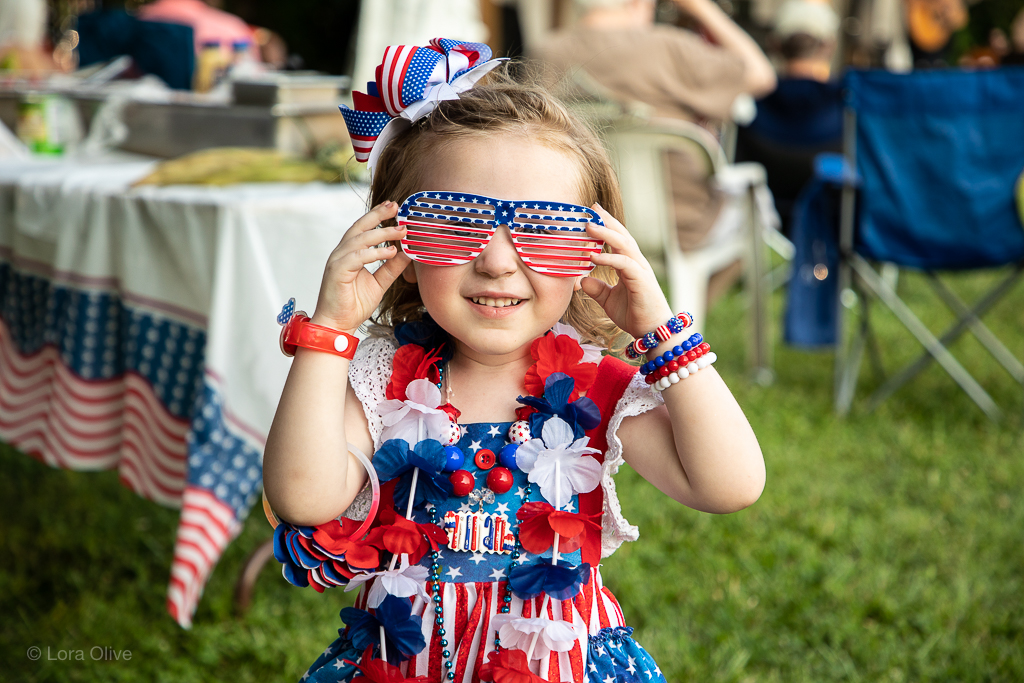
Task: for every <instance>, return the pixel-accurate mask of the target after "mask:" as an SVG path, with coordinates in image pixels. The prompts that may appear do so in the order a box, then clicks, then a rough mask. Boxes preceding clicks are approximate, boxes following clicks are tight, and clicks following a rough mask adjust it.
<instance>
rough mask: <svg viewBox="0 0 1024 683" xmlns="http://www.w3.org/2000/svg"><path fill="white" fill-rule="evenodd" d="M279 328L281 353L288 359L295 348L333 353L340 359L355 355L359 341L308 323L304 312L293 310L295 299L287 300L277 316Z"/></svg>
mask: <svg viewBox="0 0 1024 683" xmlns="http://www.w3.org/2000/svg"><path fill="white" fill-rule="evenodd" d="M277 322H278V323H280V324H281V325H282V328H281V351H282V352H283V353H284V355H286V356H288V357H289V358H290V357H292V356H294V355H295V351H296V347H299V346H301V347H303V348H305V349H313V350H315V351H324V352H326V353H333V354H335V355H337V356H341V357H342V358H348V359H349V360H352V358H353V357H354V356H355V355H356V347H357V346H359V339H357V338H356V337H353V336H352V335H351V334H348V333H346V332H339V331H338V330H332V329H331V328H329V327H324V326H323V325H315V324H313V323H311V322H309V316H308V315H306V312H305V311H296V310H295V299H289V300H288V303H287V304H285V305H284V308H283V309H282V310H281V315H279V316H277Z"/></svg>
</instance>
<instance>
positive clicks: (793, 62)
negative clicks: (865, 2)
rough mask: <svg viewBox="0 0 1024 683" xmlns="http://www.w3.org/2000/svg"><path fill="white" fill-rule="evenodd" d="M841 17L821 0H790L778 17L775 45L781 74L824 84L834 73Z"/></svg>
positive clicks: (781, 8) (776, 20) (780, 10)
mask: <svg viewBox="0 0 1024 683" xmlns="http://www.w3.org/2000/svg"><path fill="white" fill-rule="evenodd" d="M838 30H839V16H838V15H837V14H836V13H835V11H834V10H833V9H832V7H831V6H830V5H828V4H827V3H825V2H821V1H818V0H787V2H786V3H785V4H783V5H782V7H780V8H779V12H778V14H777V15H776V17H775V28H774V30H773V31H772V38H773V40H772V42H773V44H774V47H775V52H776V53H777V54H778V56H779V58H780V60H781V64H780V66H779V73H780V75H781V76H783V77H788V78H806V79H810V80H814V81H819V82H822V83H824V82H825V81H827V80H828V79H829V76H830V75H831V72H832V58H833V57H834V56H835V53H836V43H837V36H838Z"/></svg>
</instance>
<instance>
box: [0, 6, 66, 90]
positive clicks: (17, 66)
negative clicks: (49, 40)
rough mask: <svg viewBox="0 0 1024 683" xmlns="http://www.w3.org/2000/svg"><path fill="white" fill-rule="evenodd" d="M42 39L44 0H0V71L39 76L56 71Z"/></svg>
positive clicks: (44, 27)
mask: <svg viewBox="0 0 1024 683" xmlns="http://www.w3.org/2000/svg"><path fill="white" fill-rule="evenodd" d="M45 38H46V2H44V0H0V71H17V72H19V73H21V74H24V75H29V76H37V77H41V76H45V75H47V74H48V73H50V72H52V71H54V70H56V68H57V66H56V64H54V61H53V58H52V57H51V56H50V54H49V52H48V51H47V50H46V45H45Z"/></svg>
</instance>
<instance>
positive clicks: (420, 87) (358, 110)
mask: <svg viewBox="0 0 1024 683" xmlns="http://www.w3.org/2000/svg"><path fill="white" fill-rule="evenodd" d="M490 59H491V48H489V47H488V46H487V45H484V44H483V43H465V42H462V41H457V40H450V39H448V38H434V39H433V40H432V41H430V45H429V46H427V47H420V46H415V45H390V46H388V47H387V48H386V49H385V50H384V59H383V61H382V62H381V64H380V65H379V66H378V67H377V69H376V73H375V76H376V82H373V83H367V90H366V92H365V93H361V92H353V93H352V103H353V105H354V108H351V109H350V108H349V107H346V106H344V105H343V106H342V107H341V114H342V116H344V117H345V125H346V126H347V127H348V131H349V135H350V136H351V138H352V148H353V150H354V151H355V156H356V160H357V161H361V162H365V161H367V160H368V159H369V157H370V152H371V150H372V149H373V145H374V143H375V142H376V141H377V138H378V136H380V134H381V132H382V131H383V130H384V127H385V126H386V125H387V124H388V123H389V122H390V121H391V120H392V119H393V118H395V117H396V116H399V115H400V114H401V113H402V111H403V110H405V108H406V107H408V106H409V105H410V104H412V103H414V102H418V101H420V100H423V99H424V98H425V97H426V95H427V93H428V91H429V90H430V89H431V88H433V87H435V86H438V85H440V84H442V83H446V84H453V82H454V81H455V80H456V79H458V78H460V77H462V76H463V75H465V74H466V73H468V72H469V71H471V70H472V69H474V68H476V67H477V66H480V65H481V64H484V63H485V62H488V61H489V60H490Z"/></svg>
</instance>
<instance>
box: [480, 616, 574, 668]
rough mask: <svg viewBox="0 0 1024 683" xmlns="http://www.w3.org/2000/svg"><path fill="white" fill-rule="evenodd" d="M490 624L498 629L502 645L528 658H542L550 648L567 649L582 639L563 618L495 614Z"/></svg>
mask: <svg viewBox="0 0 1024 683" xmlns="http://www.w3.org/2000/svg"><path fill="white" fill-rule="evenodd" d="M491 625H492V626H493V628H494V629H495V630H497V631H498V636H500V637H501V646H502V647H504V648H509V649H515V650H522V651H523V652H527V653H529V654H530V659H545V658H547V656H548V655H549V654H551V653H552V652H568V651H569V650H571V649H572V646H573V645H575V644H576V643H577V642H579V641H580V640H582V636H581V634H579V633H577V632H576V631H575V630H574V629H573V627H572V625H571V624H569V623H567V622H564V621H553V620H551V619H544V618H528V617H513V616H512V615H511V614H498V615H496V616H495V617H494V618H493V619H491ZM584 635H585V634H584ZM534 638H536V643H534ZM531 644H532V645H533V652H532V653H531V652H530V646H531ZM582 647H583V645H582V644H581V648H582Z"/></svg>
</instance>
